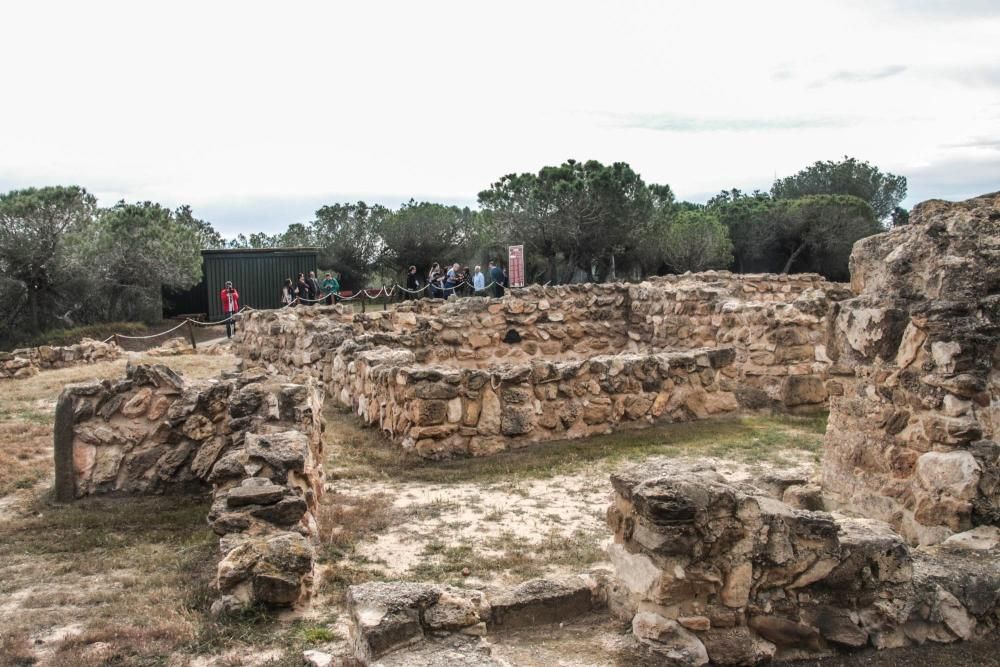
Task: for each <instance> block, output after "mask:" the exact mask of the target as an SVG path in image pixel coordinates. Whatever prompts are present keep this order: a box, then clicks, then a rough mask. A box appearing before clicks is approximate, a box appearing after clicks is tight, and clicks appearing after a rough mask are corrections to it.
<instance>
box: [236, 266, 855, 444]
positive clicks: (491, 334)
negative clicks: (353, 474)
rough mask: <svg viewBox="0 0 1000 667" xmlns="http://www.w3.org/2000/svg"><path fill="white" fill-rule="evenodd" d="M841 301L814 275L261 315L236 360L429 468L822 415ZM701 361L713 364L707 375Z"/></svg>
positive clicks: (729, 277) (835, 386)
mask: <svg viewBox="0 0 1000 667" xmlns="http://www.w3.org/2000/svg"><path fill="white" fill-rule="evenodd" d="M846 295H847V292H846V291H845V289H844V288H843V287H840V286H838V285H835V284H831V283H827V282H825V281H824V280H822V279H821V278H819V277H818V276H813V275H802V276H759V275H750V276H738V275H733V274H729V273H725V272H721V273H720V272H708V273H703V274H697V275H693V276H691V275H689V276H680V277H678V276H669V277H666V278H658V279H655V280H652V281H649V282H645V283H641V284H638V285H625V284H609V285H593V284H585V285H567V286H560V287H543V286H534V287H529V288H525V289H523V290H517V291H516V292H514V293H511V294H509V295H508V296H506V297H504V298H503V299H500V300H498V299H485V298H466V299H453V300H450V301H447V302H444V301H440V300H419V301H410V302H405V303H402V304H399V305H397V306H396V307H395V308H394V309H393V310H389V311H376V312H371V313H366V314H353V313H351V312H349V311H348V310H347V309H345V308H343V307H341V306H333V307H318V308H294V309H283V310H277V311H256V312H252V313H250V314H249V315H248V316H247V317H246V318H245V319H244V322H243V326H242V327H241V330H240V331H239V332H238V333H237V337H238V343H237V353H238V354H239V355H240V356H241V357H243V358H244V359H245V360H247V361H248V362H249V363H250V364H252V365H258V366H261V367H264V368H267V369H269V370H270V371H273V372H278V373H287V374H290V375H295V374H301V375H305V376H311V377H313V378H315V379H316V380H318V381H321V382H323V383H324V385H325V386H326V388H327V391H328V394H329V395H330V396H332V397H333V398H334V400H336V401H337V402H338V403H339V404H340V405H342V406H344V407H349V408H351V409H352V410H354V411H355V412H356V413H357V414H360V415H362V416H363V417H364V418H365V419H366V420H367V421H368V422H369V423H372V424H378V426H379V427H380V428H382V429H383V430H384V431H385V432H386V433H387V434H388V435H389V436H390V437H391V438H394V439H395V440H397V441H398V442H401V443H403V444H405V445H406V446H409V447H414V448H416V450H417V451H418V452H419V453H420V454H422V455H424V456H430V457H442V456H451V455H456V454H473V455H477V454H488V453H493V452H496V451H499V450H500V449H503V448H505V447H507V446H510V445H514V446H517V444H518V443H519V442H524V441H538V440H548V439H554V438H566V437H581V436H585V435H590V434H593V433H599V432H604V431H607V430H608V429H609V428H614V427H616V426H618V425H619V424H622V423H625V422H645V421H650V420H651V419H656V418H663V419H669V420H675V421H676V420H683V419H694V418H701V417H705V416H709V415H712V414H719V413H723V412H729V411H733V410H735V409H737V408H738V407H744V408H761V407H781V408H787V409H799V408H807V409H817V408H822V407H823V406H825V405H826V401H827V398H828V396H829V395H830V394H836V393H839V392H840V391H842V388H841V387H840V385H839V383H838V382H837V380H836V379H835V378H834V379H831V378H830V375H829V372H828V370H829V366H830V364H829V361H828V359H827V358H826V348H825V338H826V335H827V329H828V322H827V318H826V314H827V312H828V311H829V309H830V307H831V304H833V303H835V302H836V301H837V300H838V299H840V298H843V297H844V296H846ZM706 348H707V349H715V350H716V351H717V353H716V354H712V355H709V356H710V357H711V359H712V361H711V363H709V364H708V365H707V366H704V365H703V366H701V367H698V359H699V358H701V359H708V358H709V357H708V356H706V352H705V349H706ZM665 353H669V355H673V356H669V355H668V357H665V356H663V355H664V354H665ZM616 357H618V359H617V360H616ZM668 366H670V367H671V368H672V370H667V367H668ZM706 367H707V368H710V369H711V370H712V371H714V372H706V371H704V369H705V368H706ZM650 368H653V369H656V368H659V369H661V370H659V371H656V372H653V373H652V374H651V371H649V369H650ZM681 369H687V370H681ZM623 371H624V372H623ZM487 382H489V386H487ZM431 385H434V386H431ZM501 385H503V386H501ZM654 385H656V386H654ZM484 387H485V388H484ZM500 415H504V417H505V418H504V419H501V418H500ZM494 422H495V423H494Z"/></svg>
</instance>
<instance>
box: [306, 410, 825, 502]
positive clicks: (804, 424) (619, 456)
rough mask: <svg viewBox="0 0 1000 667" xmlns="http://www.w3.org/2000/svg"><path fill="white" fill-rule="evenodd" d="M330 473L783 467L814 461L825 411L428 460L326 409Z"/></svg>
mask: <svg viewBox="0 0 1000 667" xmlns="http://www.w3.org/2000/svg"><path fill="white" fill-rule="evenodd" d="M325 416H326V421H327V436H326V437H327V442H328V443H330V447H329V448H328V449H329V450H330V452H331V455H330V457H329V468H328V469H329V470H331V471H332V472H333V473H334V475H335V476H337V477H340V478H344V479H378V480H392V481H398V482H428V483H438V484H451V483H455V482H481V483H506V482H512V481H514V482H516V481H517V480H522V479H545V478H550V477H554V476H558V475H565V474H572V473H574V472H577V471H579V470H582V469H592V468H594V467H595V466H597V467H600V468H601V469H605V470H611V469H613V468H614V467H616V466H618V465H621V464H622V463H625V462H628V461H636V460H642V459H645V458H647V457H649V456H710V457H716V458H722V459H730V460H734V461H739V462H745V463H756V462H770V463H776V464H779V465H780V464H785V463H787V462H788V461H787V455H788V453H789V452H790V451H796V450H797V451H799V452H805V453H806V454H807V455H808V456H809V457H810V458H812V459H813V460H815V461H818V460H819V453H820V449H821V448H822V443H823V434H824V433H825V432H826V414H819V415H813V416H808V417H800V416H791V415H765V414H754V415H748V416H743V417H727V418H721V419H706V420H701V421H693V422H683V423H676V424H657V425H655V426H652V427H649V428H643V429H626V430H621V431H618V432H616V433H612V434H610V435H599V436H594V437H590V438H582V439H579V440H557V441H550V442H540V443H535V444H532V445H530V446H528V447H524V448H522V449H517V450H513V451H507V452H502V453H500V454H498V455H496V456H490V457H483V458H466V459H454V460H450V461H428V460H426V459H422V458H420V457H419V456H417V455H415V454H412V453H410V452H406V451H404V450H403V448H402V447H400V446H399V445H396V444H394V443H391V442H389V441H387V440H386V439H385V438H383V437H382V435H381V434H380V433H379V432H378V431H377V430H375V429H368V428H364V427H363V425H362V423H361V421H360V420H359V419H357V418H356V417H354V416H353V415H351V414H349V413H344V412H341V411H339V410H336V409H328V410H327V412H326V415H325Z"/></svg>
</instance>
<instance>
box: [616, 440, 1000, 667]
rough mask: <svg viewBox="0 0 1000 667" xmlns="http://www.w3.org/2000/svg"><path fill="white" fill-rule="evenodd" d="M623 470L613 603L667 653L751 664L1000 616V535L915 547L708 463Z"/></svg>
mask: <svg viewBox="0 0 1000 667" xmlns="http://www.w3.org/2000/svg"><path fill="white" fill-rule="evenodd" d="M611 481H612V486H613V488H614V494H613V501H612V504H611V506H610V508H609V509H608V523H609V525H610V526H611V528H612V531H613V532H614V544H612V545H611V546H610V547H609V557H610V559H611V562H612V565H613V567H614V570H615V581H614V582H613V583H612V584H611V585H610V586H609V587H608V596H609V600H608V604H609V607H610V608H611V609H612V611H613V613H615V614H616V615H620V616H624V617H626V618H630V619H631V620H632V623H633V634H634V635H635V637H636V638H637V639H638V641H639V642H640V644H641V645H642V647H643V648H642V652H644V653H646V654H651V655H659V656H665V657H663V658H662V659H664V660H667V663H666V664H706V663H707V662H708V661H711V662H712V663H713V664H724V665H725V664H732V665H749V664H757V663H759V662H765V661H769V660H771V659H772V657H773V658H775V659H782V658H784V657H803V656H804V655H810V654H812V655H817V656H820V655H823V654H825V653H828V652H830V651H839V650H853V649H858V648H862V647H865V646H869V645H871V646H874V647H876V648H886V647H890V646H903V645H907V644H910V643H922V642H924V641H928V640H930V641H936V642H949V641H956V640H959V639H971V638H975V637H979V636H983V635H984V634H986V633H989V632H991V631H993V630H994V629H995V628H996V627H997V620H998V617H997V616H996V613H997V611H998V609H1000V568H997V567H996V562H997V561H996V560H995V558H994V559H992V560H991V559H988V558H984V557H983V556H984V554H993V553H996V554H997V555H1000V552H997V549H1000V546H998V544H1000V533H997V535H996V536H993V535H992V534H991V535H987V534H985V532H983V531H981V533H982V534H981V535H980V534H976V535H970V536H969V537H967V538H964V539H955V540H953V541H951V542H949V543H948V545H947V546H945V545H942V546H941V547H938V548H935V549H932V550H919V551H914V550H912V549H911V548H910V547H908V546H907V544H906V542H905V541H904V540H903V538H902V537H901V536H900V535H898V534H896V533H895V532H893V531H892V529H891V527H890V526H889V525H888V524H886V523H885V522H881V521H878V520H875V519H862V518H855V517H848V516H843V515H840V514H833V515H831V514H827V513H825V512H818V511H806V510H796V509H793V508H791V507H789V506H787V505H785V504H784V503H781V502H779V501H778V500H776V499H774V498H772V497H769V496H766V495H764V494H763V493H762V491H761V490H759V489H758V488H756V487H755V486H752V485H749V484H733V483H729V482H726V481H725V480H724V479H723V478H722V477H721V476H720V475H718V474H717V473H716V472H715V471H714V470H713V469H712V468H711V467H710V466H709V465H707V464H698V463H683V462H677V461H672V460H652V461H647V462H646V463H643V464H640V465H636V466H632V467H630V468H626V469H624V470H622V471H620V472H618V473H615V474H614V475H612V478H611ZM770 485H771V484H770V483H768V486H770ZM799 486H801V485H790V486H787V487H785V489H786V492H787V491H788V490H790V489H795V488H798V487H799ZM670 661H673V662H670Z"/></svg>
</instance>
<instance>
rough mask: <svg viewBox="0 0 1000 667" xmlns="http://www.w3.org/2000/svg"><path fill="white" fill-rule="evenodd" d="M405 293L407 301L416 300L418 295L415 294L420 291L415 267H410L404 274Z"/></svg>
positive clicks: (418, 277)
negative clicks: (406, 290)
mask: <svg viewBox="0 0 1000 667" xmlns="http://www.w3.org/2000/svg"><path fill="white" fill-rule="evenodd" d="M406 289H408V290H409V292H406V298H407V299H416V298H417V297H419V296H420V295H419V294H418V293H417V292H419V291H420V276H418V275H417V267H415V266H413V265H411V266H410V270H409V272H408V273H407V274H406Z"/></svg>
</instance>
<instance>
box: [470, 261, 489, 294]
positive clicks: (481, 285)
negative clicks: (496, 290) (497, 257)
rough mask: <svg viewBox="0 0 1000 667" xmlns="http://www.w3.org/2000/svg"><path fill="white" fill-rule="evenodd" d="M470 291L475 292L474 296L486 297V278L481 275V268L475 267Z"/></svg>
mask: <svg viewBox="0 0 1000 667" xmlns="http://www.w3.org/2000/svg"><path fill="white" fill-rule="evenodd" d="M472 289H474V290H475V291H476V296H486V295H485V294H484V292H485V291H486V276H484V275H483V267H481V266H477V267H476V272H475V273H474V274H472Z"/></svg>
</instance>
